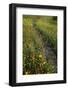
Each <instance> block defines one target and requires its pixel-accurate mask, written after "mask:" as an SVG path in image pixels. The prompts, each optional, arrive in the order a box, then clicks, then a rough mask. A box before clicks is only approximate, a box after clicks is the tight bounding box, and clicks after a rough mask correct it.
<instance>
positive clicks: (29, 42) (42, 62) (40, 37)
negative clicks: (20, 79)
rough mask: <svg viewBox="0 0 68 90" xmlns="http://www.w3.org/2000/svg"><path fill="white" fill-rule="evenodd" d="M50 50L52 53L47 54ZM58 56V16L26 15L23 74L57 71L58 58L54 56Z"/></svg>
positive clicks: (24, 20)
mask: <svg viewBox="0 0 68 90" xmlns="http://www.w3.org/2000/svg"><path fill="white" fill-rule="evenodd" d="M49 48H50V51H49V50H48V49H49ZM46 51H48V52H46ZM49 52H51V53H50V55H49V54H48V55H47V53H49ZM51 54H52V56H51ZM56 56H57V17H53V16H29V15H24V16H23V74H24V75H30V74H47V73H56V72H57V58H56V59H55V60H54V58H53V57H56ZM49 57H50V58H49ZM54 61H55V62H56V63H54ZM51 62H52V63H51Z"/></svg>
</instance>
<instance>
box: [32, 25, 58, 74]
mask: <svg viewBox="0 0 68 90" xmlns="http://www.w3.org/2000/svg"><path fill="white" fill-rule="evenodd" d="M32 26H33V25H32ZM32 28H33V29H34V30H35V32H36V33H37V35H38V37H39V39H40V41H41V42H42V41H43V38H42V35H41V33H40V32H39V31H38V30H36V28H35V27H34V26H33V27H32ZM42 47H43V50H44V54H45V57H46V60H47V62H48V63H49V64H51V65H53V66H54V67H55V73H56V72H57V57H56V55H55V53H54V51H53V50H52V48H51V47H50V46H49V43H48V42H46V41H45V42H44V41H43V45H42Z"/></svg>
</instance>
